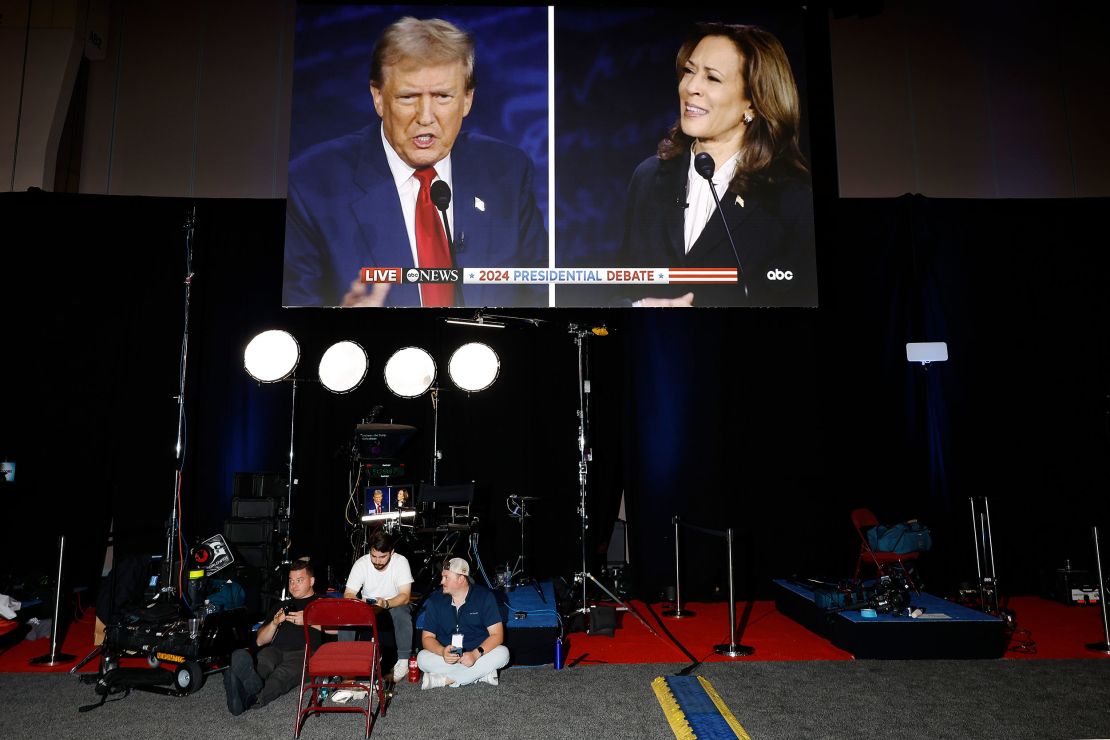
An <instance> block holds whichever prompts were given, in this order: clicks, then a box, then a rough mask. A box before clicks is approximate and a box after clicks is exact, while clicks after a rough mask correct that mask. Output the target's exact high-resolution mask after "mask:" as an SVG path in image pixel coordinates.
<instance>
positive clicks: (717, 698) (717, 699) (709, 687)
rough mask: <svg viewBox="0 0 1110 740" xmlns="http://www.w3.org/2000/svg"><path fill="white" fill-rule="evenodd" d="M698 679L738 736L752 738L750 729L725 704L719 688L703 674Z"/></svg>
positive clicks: (745, 738)
mask: <svg viewBox="0 0 1110 740" xmlns="http://www.w3.org/2000/svg"><path fill="white" fill-rule="evenodd" d="M698 681H699V682H700V683H701V687H702V688H703V689H705V693H707V694H709V698H710V699H712V700H713V704H715V705H716V707H717V711H718V712H720V713H721V716H722V717H724V718H725V722H728V726H729V727H731V728H732V731H733V732H735V733H736V737H738V738H740V740H752V738H751V735H749V734H748V731H747V730H745V729H744V727H743V725H741V724H740V722H739V721H738V720H737V719H736V717H735V716H734V715H733V714H732V711H731V710H730V709H729V708H728V705H727V704H725V701H724V699H722V698H721V695H720V694H718V693H717V690H716V689H715V688H713V684H711V683H709V681H708V680H707V679H705V678H704V677H703V676H698Z"/></svg>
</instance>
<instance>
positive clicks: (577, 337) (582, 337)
mask: <svg viewBox="0 0 1110 740" xmlns="http://www.w3.org/2000/svg"><path fill="white" fill-rule="evenodd" d="M567 328H568V330H569V331H570V333H571V334H572V335H573V336H574V344H575V346H576V347H577V350H578V517H579V521H580V525H581V534H580V538H581V545H582V570H581V571H579V572H578V573H575V574H574V581H575V583H581V584H582V607H581V608H580V609H577V610H576V611H578V612H581V613H582V615H583V617H584V618H586V619H588V618H589V614H590V604H589V598H588V596H587V594H586V587H587V582H593V584H594V585H595V586H597V587H598V588H599V589H601V590H602V591H603V592H604V593H605V595H606V596H608V597H609V599H610V600H611V601H614V602H616V603H618V604H620V605H621V608H623V609H624V611H626V612H628V613H630V614H632V616H634V617H636V619H638V620H640V622H641V623H642V624H643V625H644V626H645V627H647V630H648V632H650V633H651V634H653V635H656V636H657V637H658V633H657V632H656V631H655V630H654V629H652V626H651V625H650V624H648V622H647V620H645V619H644V618H643V617H642V616H640V614H639V612H637V611H636V610H634V609H632V608H631V607H630V606H629V605H628V604H626V603H625V602H624V601H622V600H621V599H620V598H618V597H617V596H616V595H615V594H614V593H613V592H612V591H610V590H609V589H607V588H605V586H604V585H603V584H602V583H601V581H599V580H597V578H595V577H594V575H593V574H592V573H590V571H589V568H588V566H587V565H586V532H587V530H588V529H589V528H590V516H589V512H588V509H587V507H586V503H587V491H588V488H589V486H588V483H589V463H590V459H591V457H592V456H593V453H592V452H591V451H590V447H589V430H590V422H589V404H588V399H589V394H590V380H589V378H588V377H587V374H588V365H589V359H588V357H587V348H586V338H587V337H588V336H589V335H591V334H597V335H598V336H606V335H607V334H608V333H609V332H608V330H606V329H604V328H591V327H581V326H579V325H578V324H570V325H569V326H568V327H567ZM588 627H589V625H588V624H587V628H588ZM587 631H588V629H587Z"/></svg>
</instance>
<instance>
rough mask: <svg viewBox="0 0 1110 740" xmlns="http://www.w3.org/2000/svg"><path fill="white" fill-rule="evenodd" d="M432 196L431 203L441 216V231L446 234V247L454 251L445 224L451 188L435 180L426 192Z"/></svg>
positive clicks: (447, 227)
mask: <svg viewBox="0 0 1110 740" xmlns="http://www.w3.org/2000/svg"><path fill="white" fill-rule="evenodd" d="M428 193H429V195H431V196H432V203H433V204H434V205H435V207H436V208H438V209H439V213H440V215H441V216H443V230H444V232H445V233H446V234H447V247H448V249H451V250H452V251H454V248H455V245H454V244H452V243H451V226H450V224H448V223H447V207H448V206H450V205H451V186H450V185H448V184H447V183H445V182H444V181H443V180H436V181H435V182H433V183H432V187H431V189H430V190H429V191H428Z"/></svg>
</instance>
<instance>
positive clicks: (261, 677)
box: [224, 560, 322, 715]
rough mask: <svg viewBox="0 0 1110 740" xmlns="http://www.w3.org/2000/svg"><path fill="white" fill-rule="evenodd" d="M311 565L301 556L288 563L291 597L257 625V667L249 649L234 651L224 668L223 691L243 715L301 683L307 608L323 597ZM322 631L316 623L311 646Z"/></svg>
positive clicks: (317, 643)
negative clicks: (229, 662)
mask: <svg viewBox="0 0 1110 740" xmlns="http://www.w3.org/2000/svg"><path fill="white" fill-rule="evenodd" d="M315 584H316V579H315V578H314V577H313V573H312V566H311V565H310V564H309V563H308V561H306V560H298V561H296V562H295V563H293V564H292V565H290V566H289V598H288V599H286V600H285V601H283V602H281V606H280V607H279V608H278V610H277V613H276V614H274V616H273V618H272V619H270V620H269V621H268V622H266V624H264V625H262V626H261V627H260V628H259V629H258V637H257V638H255V642H257V643H258V645H259V647H261V650H259V651H258V668H257V670H256V669H255V663H254V659H252V658H251V654H250V653H249V652H247V650H245V649H242V648H240V649H239V650H236V651H235V652H233V653H232V654H231V666H230V667H229V668H228V669H227V670H226V671H224V692H225V693H226V694H227V708H228V709H229V710H231V713H232V714H234V715H240V714H242V713H243V712H245V711H246V710H248V709H250V708H251V707H252V706H260V707H261V706H263V705H265V704H269V703H270V702H272V701H273V700H274V699H276V698H278V697H279V696H281V695H282V694H284V693H286V692H288V691H291V690H292V689H295V688H297V687H298V686H300V684H301V669H302V665H303V660H304V640H305V635H304V608H305V606H307V605H308V603H309V602H311V601H315V600H316V599H318V598H320V597H319V596H317V595H316V593H315V591H314V590H313V587H314V586H315ZM321 636H322V633H321V632H320V628H319V627H315V628H314V631H313V632H312V635H311V643H312V650H313V651H314V652H315V650H316V648H318V647H320V642H321Z"/></svg>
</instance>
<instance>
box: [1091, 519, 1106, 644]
mask: <svg viewBox="0 0 1110 740" xmlns="http://www.w3.org/2000/svg"><path fill="white" fill-rule="evenodd" d="M1091 531H1092V532H1093V533H1094V537H1095V564H1096V565H1097V566H1098V604H1099V607H1101V609H1102V642H1091V643H1087V649H1088V650H1093V651H1094V652H1096V653H1105V654H1107V655H1110V622H1107V620H1106V579H1105V578H1103V577H1102V552H1101V550H1100V548H1099V544H1098V527H1092V528H1091Z"/></svg>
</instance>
